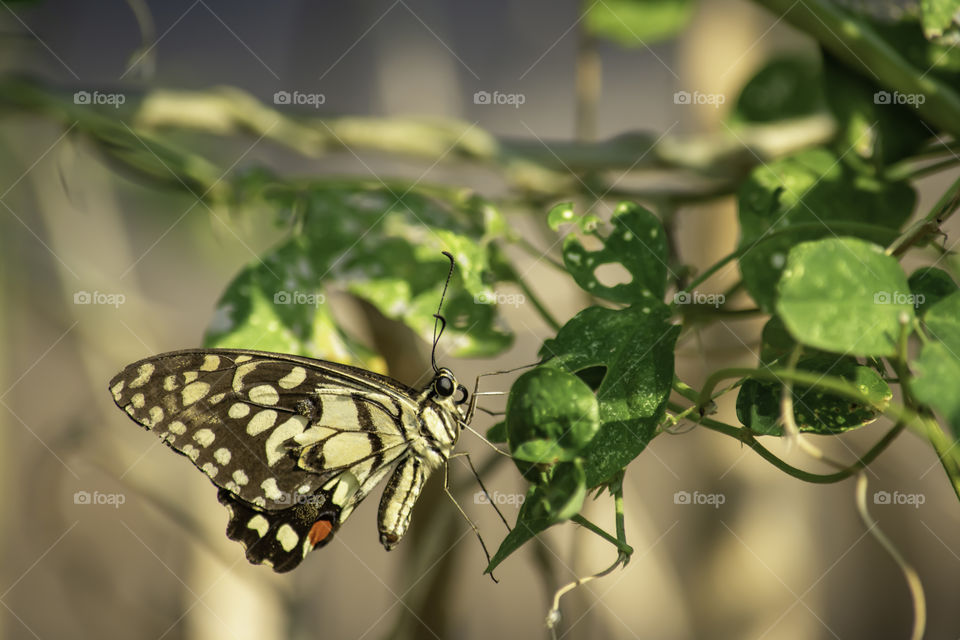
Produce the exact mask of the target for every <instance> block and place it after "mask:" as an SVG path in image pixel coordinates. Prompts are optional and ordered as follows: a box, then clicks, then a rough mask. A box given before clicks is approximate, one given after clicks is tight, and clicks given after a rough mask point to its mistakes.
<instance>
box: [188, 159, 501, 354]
mask: <svg viewBox="0 0 960 640" xmlns="http://www.w3.org/2000/svg"><path fill="white" fill-rule="evenodd" d="M259 180H260V181H261V182H263V178H262V177H261V178H259ZM268 187H269V185H268V184H266V183H264V186H263V189H264V190H267V188H268ZM268 201H269V202H271V203H273V204H275V205H276V206H281V207H283V208H285V209H289V210H293V211H297V212H299V216H300V218H301V219H300V220H299V223H298V225H297V227H298V232H297V233H296V235H294V236H293V237H292V238H290V239H289V240H287V241H285V242H282V243H281V244H280V245H279V246H277V247H276V248H275V249H274V250H272V251H271V252H269V253H268V254H266V255H265V256H263V257H262V259H261V260H258V261H257V262H255V263H253V264H251V265H250V266H248V267H247V268H245V269H244V270H243V271H241V272H240V274H239V275H238V276H237V277H236V278H235V279H234V281H233V282H232V283H231V284H230V285H229V286H228V288H227V291H226V292H225V293H224V295H223V297H222V298H221V300H220V303H219V304H218V309H217V312H216V315H215V320H214V322H213V323H212V324H211V326H210V328H209V329H208V333H207V337H206V340H205V343H206V344H207V345H208V346H221V347H222V346H243V347H251V346H256V347H257V348H261V349H271V350H276V351H282V352H293V353H299V354H305V355H311V356H315V357H326V358H330V359H334V360H338V361H341V362H351V363H353V364H358V365H363V366H370V365H372V364H376V362H375V361H376V358H375V357H374V356H373V354H372V353H371V352H370V351H369V350H366V349H364V348H363V347H361V346H360V344H359V343H358V342H357V341H356V340H353V339H351V338H349V337H348V334H347V332H346V331H344V330H343V328H342V327H339V326H337V325H336V323H335V321H334V318H333V316H332V314H331V313H330V309H329V307H328V306H327V301H328V298H329V295H330V293H331V292H332V291H336V290H339V291H346V292H349V293H350V294H352V295H354V296H356V297H357V298H360V299H362V300H365V301H366V302H369V303H370V304H371V305H373V306H374V307H375V308H376V309H377V310H379V311H380V313H382V314H383V315H384V316H385V317H387V318H392V319H394V320H398V321H401V322H403V323H405V324H406V325H407V326H408V327H410V328H411V329H412V330H413V331H415V332H416V333H417V334H418V335H420V336H421V337H423V338H424V339H425V340H430V339H431V337H432V334H433V325H434V318H433V314H434V313H436V310H437V305H438V303H439V302H440V293H441V290H442V287H443V283H444V280H445V279H446V276H447V270H448V268H449V263H448V262H447V259H446V258H445V257H444V256H443V255H441V251H443V250H446V251H449V252H451V253H452V254H453V255H454V257H455V259H456V261H457V269H456V271H455V275H454V279H453V280H452V281H451V284H450V289H449V292H448V297H447V301H446V303H445V306H444V309H443V313H444V315H445V316H446V317H447V319H448V328H447V330H446V331H445V332H444V341H445V342H447V343H448V344H449V347H450V348H451V350H452V351H453V353H455V354H458V355H490V354H494V353H498V352H500V351H502V350H503V349H505V348H506V347H508V346H509V345H510V343H511V341H512V335H511V334H509V333H508V332H506V331H504V329H503V328H502V327H501V325H500V324H499V323H498V320H497V314H496V307H495V305H491V304H484V302H486V301H488V300H490V299H495V297H493V298H491V296H490V287H491V285H492V284H494V283H495V281H496V279H497V278H498V277H499V275H500V274H501V273H502V270H498V269H497V266H496V261H497V260H498V257H497V253H496V249H495V248H494V247H493V245H492V244H491V243H490V240H491V239H492V238H493V237H494V234H493V233H492V232H491V228H496V216H491V215H490V211H489V207H488V206H487V205H484V204H483V203H481V202H479V201H477V200H475V199H472V198H466V199H463V200H459V201H456V202H441V201H438V200H435V199H433V198H430V197H427V196H425V195H421V194H419V193H415V192H412V193H407V194H405V195H403V196H402V197H400V198H398V197H396V196H395V195H394V193H393V192H391V191H390V190H388V189H386V188H373V187H358V186H354V187H330V186H324V187H322V188H321V187H316V188H309V187H304V188H302V189H298V190H297V191H295V192H286V191H280V192H279V193H276V194H273V195H271V196H270V198H269V199H268ZM380 367H381V368H382V363H380Z"/></svg>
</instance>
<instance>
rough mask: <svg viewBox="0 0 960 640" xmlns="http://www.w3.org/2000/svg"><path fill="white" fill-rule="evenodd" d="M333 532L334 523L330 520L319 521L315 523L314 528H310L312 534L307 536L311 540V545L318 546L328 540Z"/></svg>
mask: <svg viewBox="0 0 960 640" xmlns="http://www.w3.org/2000/svg"><path fill="white" fill-rule="evenodd" d="M332 531H333V523H332V522H330V521H329V520H317V521H316V522H314V523H313V526H312V527H310V532H309V533H308V534H307V539H308V540H310V544H312V545H313V546H317V545H318V544H320V543H321V542H323V541H324V540H326V539H327V538H328V537H329V536H330V533H331V532H332Z"/></svg>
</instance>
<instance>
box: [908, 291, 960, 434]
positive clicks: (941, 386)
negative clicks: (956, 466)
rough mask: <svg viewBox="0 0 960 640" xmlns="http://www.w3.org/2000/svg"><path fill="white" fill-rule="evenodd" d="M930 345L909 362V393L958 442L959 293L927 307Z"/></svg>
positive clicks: (959, 419) (959, 397)
mask: <svg viewBox="0 0 960 640" xmlns="http://www.w3.org/2000/svg"><path fill="white" fill-rule="evenodd" d="M923 323H924V326H925V327H926V330H927V333H928V334H929V335H930V341H929V342H927V343H926V344H924V345H923V350H922V351H921V352H920V357H919V358H918V359H917V360H915V361H914V362H913V369H914V371H915V372H916V377H915V378H914V379H913V380H911V382H910V390H911V391H912V392H913V395H914V396H915V397H916V399H917V400H919V401H920V402H922V403H923V404H925V405H927V406H928V407H931V408H933V409H934V410H935V411H937V412H938V413H939V414H940V415H941V416H943V418H944V419H945V420H946V421H947V423H948V424H949V425H950V427H951V429H952V430H953V435H954V437H955V438H960V394H958V393H957V380H960V291H957V292H954V293H952V294H950V295H949V296H947V297H945V298H943V299H942V300H940V301H939V302H937V303H935V304H933V305H931V306H930V307H929V308H928V309H927V313H926V315H925V316H924V318H923Z"/></svg>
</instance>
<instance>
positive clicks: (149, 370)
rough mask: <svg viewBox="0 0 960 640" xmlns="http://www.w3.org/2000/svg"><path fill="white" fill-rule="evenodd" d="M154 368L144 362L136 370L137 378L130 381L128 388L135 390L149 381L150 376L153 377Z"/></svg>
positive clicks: (149, 363)
mask: <svg viewBox="0 0 960 640" xmlns="http://www.w3.org/2000/svg"><path fill="white" fill-rule="evenodd" d="M154 369H156V367H154V366H153V363H151V362H144V363H143V364H142V365H140V367H139V368H138V369H137V377H136V378H134V379H133V380H131V381H130V388H131V389H136V388H137V387H142V386H143V385H145V384H147V382H149V380H150V376H152V375H153V371H154Z"/></svg>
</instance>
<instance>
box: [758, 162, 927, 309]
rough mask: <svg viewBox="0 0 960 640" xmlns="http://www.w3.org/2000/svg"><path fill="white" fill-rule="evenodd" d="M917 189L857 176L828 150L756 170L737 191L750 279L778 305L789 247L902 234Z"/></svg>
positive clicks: (767, 302) (765, 301) (765, 300)
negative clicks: (839, 237) (829, 239)
mask: <svg viewBox="0 0 960 640" xmlns="http://www.w3.org/2000/svg"><path fill="white" fill-rule="evenodd" d="M915 201H916V194H915V193H914V191H913V189H912V188H911V187H910V186H909V185H908V184H907V183H905V182H888V181H884V180H881V179H879V178H874V177H870V176H865V175H860V174H858V173H857V172H856V171H855V170H854V169H853V168H852V167H850V166H848V165H847V164H845V163H844V162H842V161H841V160H840V159H839V158H837V157H836V156H835V155H834V154H833V153H832V152H830V151H828V150H826V149H808V150H805V151H801V152H798V153H795V154H793V155H792V156H788V157H786V158H780V159H778V160H775V161H773V162H771V163H768V164H764V165H762V166H760V167H758V168H756V169H755V170H754V171H753V172H752V173H751V174H750V177H749V178H748V179H747V180H746V181H745V182H744V184H743V186H742V187H741V188H740V192H739V206H740V227H741V235H742V238H741V246H742V247H749V248H747V249H745V253H744V254H743V255H742V256H741V257H740V270H741V272H742V274H743V281H744V285H745V286H746V288H747V290H748V291H749V292H750V295H751V296H753V299H754V300H756V302H757V304H759V305H760V307H761V308H762V309H763V310H764V311H768V312H770V311H772V310H773V308H774V305H775V302H776V295H777V290H776V285H777V282H778V281H779V280H780V274H781V273H782V271H783V267H784V265H785V263H786V257H787V254H788V253H789V251H790V249H791V248H792V247H794V246H795V245H797V244H798V243H800V242H803V241H806V240H815V239H817V238H823V237H833V236H837V235H847V236H849V235H855V236H858V237H862V238H865V239H867V240H871V241H873V242H879V243H883V244H886V243H889V242H892V241H893V240H894V238H896V235H897V231H896V230H897V229H898V228H899V227H900V226H901V225H902V224H903V223H904V222H905V221H906V220H907V219H908V218H909V217H910V214H911V212H912V211H913V206H914V203H915Z"/></svg>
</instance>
